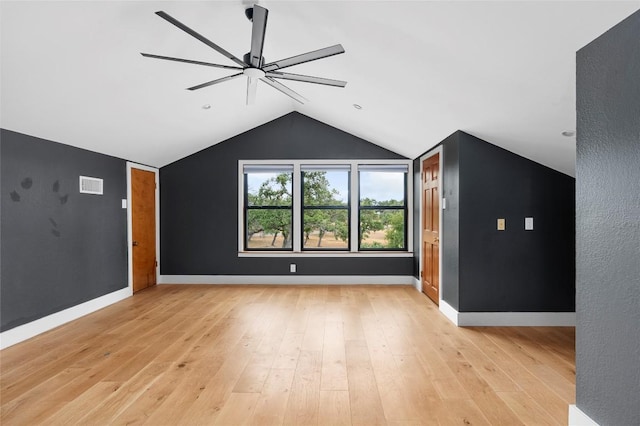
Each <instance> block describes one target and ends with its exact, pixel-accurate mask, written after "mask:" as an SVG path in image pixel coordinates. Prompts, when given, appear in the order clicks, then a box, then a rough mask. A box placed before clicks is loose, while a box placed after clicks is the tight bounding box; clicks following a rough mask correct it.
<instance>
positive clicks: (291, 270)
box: [289, 263, 297, 272]
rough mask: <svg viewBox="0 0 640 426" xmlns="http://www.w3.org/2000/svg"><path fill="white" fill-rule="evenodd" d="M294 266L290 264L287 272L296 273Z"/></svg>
mask: <svg viewBox="0 0 640 426" xmlns="http://www.w3.org/2000/svg"><path fill="white" fill-rule="evenodd" d="M296 269H297V268H296V264H295V263H292V264H290V265H289V272H296Z"/></svg>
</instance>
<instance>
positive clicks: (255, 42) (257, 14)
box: [249, 4, 269, 68]
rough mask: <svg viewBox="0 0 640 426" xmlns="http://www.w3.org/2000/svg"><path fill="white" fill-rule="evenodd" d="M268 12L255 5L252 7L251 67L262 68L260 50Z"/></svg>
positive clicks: (262, 44) (262, 45)
mask: <svg viewBox="0 0 640 426" xmlns="http://www.w3.org/2000/svg"><path fill="white" fill-rule="evenodd" d="M268 15H269V11H268V10H267V9H265V8H264V7H260V6H258V5H257V4H256V5H254V6H253V27H252V30H251V53H250V54H249V55H250V58H249V61H250V62H251V66H252V67H255V68H260V67H261V66H262V48H263V47H264V35H265V32H266V31H267V16H268Z"/></svg>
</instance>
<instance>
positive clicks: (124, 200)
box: [122, 198, 127, 209]
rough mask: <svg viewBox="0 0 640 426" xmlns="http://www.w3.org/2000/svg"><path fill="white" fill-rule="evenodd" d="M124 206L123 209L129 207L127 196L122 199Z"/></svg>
mask: <svg viewBox="0 0 640 426" xmlns="http://www.w3.org/2000/svg"><path fill="white" fill-rule="evenodd" d="M122 208H123V209H126V208H127V199H126V198H123V199H122Z"/></svg>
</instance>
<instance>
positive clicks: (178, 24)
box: [156, 10, 248, 67]
mask: <svg viewBox="0 0 640 426" xmlns="http://www.w3.org/2000/svg"><path fill="white" fill-rule="evenodd" d="M156 15H158V16H159V17H161V18H162V19H164V20H165V21H167V22H169V23H171V24H173V25H175V26H176V27H178V28H180V29H181V30H182V31H184V32H185V33H187V34H189V35H191V36H192V37H195V38H197V39H198V40H200V41H201V42H203V43H204V44H206V45H207V46H209V47H211V48H212V49H213V50H215V51H217V52H218V53H221V54H222V55H224V56H226V57H227V58H229V59H231V60H232V61H233V62H235V63H236V64H238V65H240V66H241V67H246V66H247V65H248V64H245V63H244V62H243V61H241V60H240V59H238V58H237V57H235V56H234V55H233V54H231V53H229V52H227V51H226V50H224V49H223V48H222V47H220V46H218V45H217V44H215V43H214V42H212V41H211V40H209V39H207V38H206V37H205V36H203V35H201V34H198V33H197V32H195V31H193V30H192V29H191V28H189V27H187V26H186V25H185V24H183V23H182V22H180V21H178V20H177V19H175V18H174V17H172V16H171V15H169V14H168V13H165V12H164V11H162V10H160V11H158V12H156Z"/></svg>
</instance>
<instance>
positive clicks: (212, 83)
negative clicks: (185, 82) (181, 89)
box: [187, 73, 244, 90]
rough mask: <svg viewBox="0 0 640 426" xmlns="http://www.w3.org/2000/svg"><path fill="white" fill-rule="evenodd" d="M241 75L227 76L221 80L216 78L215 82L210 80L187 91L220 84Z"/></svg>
mask: <svg viewBox="0 0 640 426" xmlns="http://www.w3.org/2000/svg"><path fill="white" fill-rule="evenodd" d="M241 75H244V74H242V73H238V74H233V75H228V76H226V77H222V78H217V79H215V80H211V81H208V82H206V83H202V84H198V85H197V86H193V87H188V88H187V90H198V89H202V88H203V87H208V86H213V85H214V84H218V83H222V82H223V81H228V80H233V79H234V78H236V77H240V76H241Z"/></svg>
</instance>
